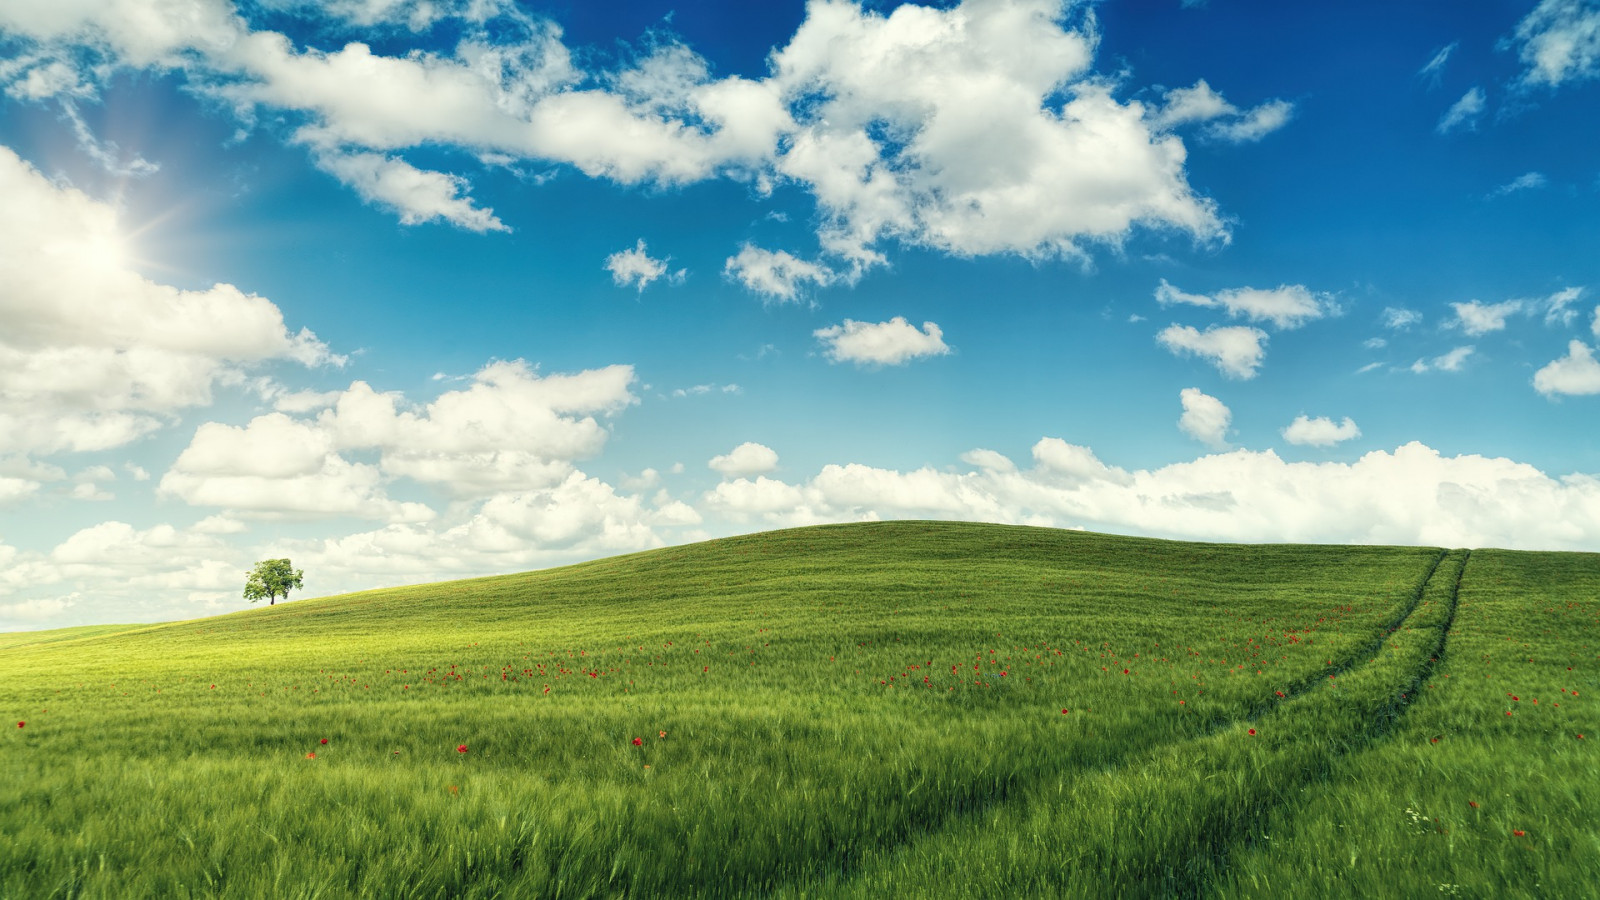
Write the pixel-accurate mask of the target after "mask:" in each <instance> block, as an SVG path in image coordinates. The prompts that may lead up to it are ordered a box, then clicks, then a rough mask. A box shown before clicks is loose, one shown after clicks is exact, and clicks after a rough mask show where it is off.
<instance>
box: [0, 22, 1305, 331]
mask: <svg viewBox="0 0 1600 900" xmlns="http://www.w3.org/2000/svg"><path fill="white" fill-rule="evenodd" d="M272 5H275V6H277V7H281V8H286V9H288V10H289V11H291V13H292V14H293V15H295V16H298V17H299V18H301V19H302V20H304V21H303V24H305V25H307V28H306V29H305V30H306V31H307V32H309V33H315V32H316V28H315V26H317V25H325V24H326V22H319V21H317V18H318V17H319V16H333V17H336V18H339V19H343V20H344V22H346V23H349V24H350V25H354V26H359V27H375V26H376V27H378V28H379V33H381V34H382V35H383V37H384V39H385V44H386V45H389V46H394V47H395V50H394V55H385V54H384V53H381V52H377V51H375V50H374V49H373V46H372V45H370V44H367V43H363V42H360V41H351V42H349V43H347V44H345V45H344V46H342V47H340V48H339V49H336V50H324V49H318V48H316V47H304V48H302V47H299V46H297V45H296V44H295V43H294V42H293V41H291V40H290V39H289V38H288V37H286V36H285V35H284V34H280V33H278V32H273V31H265V30H252V27H251V26H250V25H249V23H247V22H246V21H245V20H244V19H243V18H241V17H240V16H239V15H237V13H236V12H235V10H234V8H233V6H232V5H231V4H229V3H227V2H224V0H199V2H196V0H153V2H152V3H144V4H140V3H134V2H131V0H114V2H106V3H103V4H98V5H95V4H77V5H71V6H68V7H65V8H51V9H46V8H44V7H39V6H36V5H28V6H26V8H20V9H19V8H12V7H15V4H13V5H12V6H11V7H7V9H5V10H4V11H0V28H3V29H5V30H6V31H7V33H8V34H10V35H12V36H13V37H15V38H17V39H19V40H20V41H21V42H22V43H24V44H26V45H27V48H28V54H29V55H28V57H27V60H28V62H27V65H25V66H17V67H14V68H15V71H10V70H8V71H9V74H0V78H5V79H6V89H7V90H9V91H11V92H13V93H14V94H15V93H18V92H24V93H27V94H28V95H29V96H35V97H42V96H48V95H51V94H60V93H61V92H66V91H80V92H83V91H89V92H92V90H93V89H94V87H95V86H96V85H97V84H100V83H104V82H106V81H108V80H109V79H110V78H111V77H112V76H113V75H115V74H116V73H117V72H118V71H120V70H123V69H127V68H132V69H154V70H157V71H179V72H181V74H182V77H183V78H184V79H185V80H186V83H187V84H188V85H189V86H190V87H191V88H192V89H193V90H195V91H197V92H199V93H202V94H205V95H208V96H211V97H214V98H216V99H218V100H220V101H222V105H223V107H224V108H231V109H232V110H233V111H234V113H235V115H236V117H237V118H238V119H239V121H240V122H241V123H242V124H243V125H245V126H246V127H253V123H254V122H256V121H257V120H267V119H281V118H289V119H290V120H291V121H298V122H301V123H303V124H301V125H300V126H299V127H298V129H297V130H296V131H295V132H294V134H293V136H292V140H294V141H295V142H296V143H298V144H300V145H302V146H304V147H306V148H307V149H308V151H309V152H310V153H311V155H312V156H313V158H314V160H315V161H316V162H317V164H318V165H320V166H322V167H323V168H324V169H326V170H328V171H330V172H332V173H333V174H335V175H336V176H337V177H339V178H340V179H341V180H343V181H344V182H345V183H347V184H349V185H351V186H352V187H353V188H354V189H355V190H356V191H357V192H358V193H359V194H361V195H362V196H363V197H364V198H366V199H367V200H369V201H371V202H374V203H377V204H379V205H381V206H384V207H387V208H391V209H393V210H395V211H396V212H398V213H399V215H400V216H401V219H402V221H407V222H422V221H431V220H445V221H449V222H451V223H453V224H456V225H458V226H460V227H463V228H467V229H471V230H477V231H487V230H501V229H503V228H504V227H505V226H504V225H503V223H501V222H500V221H499V219H497V218H496V217H495V216H494V214H493V212H492V211H490V210H488V209H484V208H481V207H478V206H476V205H474V204H473V202H472V200H471V199H470V197H469V196H468V185H467V184H466V182H465V181H464V180H463V179H461V178H460V177H459V176H455V175H450V174H446V173H442V172H434V171H425V170H423V169H420V168H418V167H417V166H416V165H414V164H413V163H412V162H410V161H407V159H406V158H405V154H406V153H408V152H411V151H413V150H415V149H418V148H432V147H440V148H453V149H458V150H462V151H465V152H467V153H470V154H472V155H474V156H476V157H477V158H478V159H480V160H484V161H488V162H490V163H491V164H502V163H503V164H510V163H512V162H516V161H519V160H532V161H540V162H545V163H558V164H567V165H570V166H572V167H574V168H576V169H578V170H579V171H581V172H583V173H585V174H586V175H589V176H591V177H599V178H608V179H611V180H614V181H617V182H620V183H624V184H636V183H641V182H647V183H655V184H685V183H690V182H694V181H700V180H704V179H709V178H715V177H731V178H735V179H739V180H742V181H745V182H747V183H750V184H752V185H754V186H755V187H756V189H757V191H758V192H767V191H770V190H771V189H773V188H774V187H775V186H777V185H779V184H784V183H787V184H792V185H796V186H799V187H800V188H802V189H803V190H806V191H808V192H810V193H811V194H812V196H813V197H814V198H815V199H816V202H817V204H818V208H819V211H820V216H819V223H820V227H819V231H818V239H819V240H820V243H821V248H822V258H825V259H826V260H828V261H827V262H821V261H817V262H812V263H809V264H808V265H810V266H812V268H810V269H805V268H795V267H792V266H791V267H788V268H787V269H785V267H781V266H779V267H777V268H776V269H774V267H773V265H771V263H772V260H770V259H769V260H767V263H768V265H766V266H764V267H760V268H764V269H765V270H767V277H765V278H763V277H762V276H761V274H760V273H759V272H760V268H758V269H752V268H751V266H750V265H747V263H751V261H750V260H748V259H747V260H744V261H743V262H741V264H739V265H737V266H730V268H729V271H730V273H731V274H735V275H739V274H740V273H742V272H744V271H746V270H747V269H749V270H750V271H751V276H750V277H749V278H747V279H746V278H741V280H744V281H745V282H746V283H747V284H749V285H750V286H751V288H752V289H753V290H757V291H763V292H765V293H767V295H768V296H773V297H779V298H783V299H792V297H793V292H794V290H795V289H796V288H797V287H798V286H799V285H800V284H803V283H806V282H808V281H809V282H811V283H818V284H821V283H825V282H826V281H828V280H829V279H830V278H831V277H833V276H832V273H833V272H835V271H837V272H839V273H840V274H839V276H838V277H841V278H844V279H846V280H851V279H853V278H855V277H856V276H858V275H859V274H860V273H861V272H862V271H863V270H864V269H866V268H868V267H871V266H874V265H878V264H881V263H883V262H884V261H885V256H884V254H883V251H882V249H881V246H880V245H881V244H882V243H884V242H886V241H898V242H902V243H906V244H914V245H919V246H924V247H930V248H934V249H938V250H942V251H945V252H949V253H953V254H956V255H961V256H973V255H985V254H999V253H1012V254H1020V255H1024V256H1028V257H1032V258H1046V257H1072V258H1082V257H1084V256H1085V255H1086V253H1087V251H1086V246H1088V245H1112V246H1116V245H1120V243H1121V242H1122V241H1123V240H1124V239H1125V238H1126V236H1127V235H1128V234H1129V233H1130V232H1131V231H1133V230H1134V229H1136V228H1141V227H1147V228H1153V229H1158V230H1162V231H1174V232H1180V233H1185V234H1188V235H1189V236H1191V237H1194V238H1196V239H1199V240H1202V241H1226V240H1227V237H1228V233H1227V229H1226V226H1225V224H1224V222H1223V220H1222V219H1221V217H1219V216H1218V215H1217V212H1216V209H1215V204H1214V203H1213V202H1212V201H1210V200H1209V199H1206V198H1204V197H1201V196H1198V195H1196V194H1195V193H1194V191H1193V190H1192V189H1191V188H1190V187H1189V184H1188V182H1187V179H1186V174H1185V170H1184V166H1185V161H1186V151H1185V148H1184V146H1183V144H1182V141H1181V140H1180V139H1179V138H1177V137H1176V136H1174V135H1172V134H1171V133H1169V132H1166V131H1164V130H1163V129H1164V128H1165V127H1167V126H1169V125H1171V124H1176V123H1179V122H1181V121H1204V122H1206V123H1207V124H1206V128H1207V129H1208V130H1207V133H1208V134H1209V135H1211V136H1212V137H1215V138H1218V139H1221V140H1228V141H1244V140H1256V139H1259V138H1260V137H1261V136H1262V135H1264V134H1266V133H1268V132H1269V131H1272V130H1274V129H1276V128H1278V127H1281V125H1282V124H1283V123H1284V122H1285V121H1286V120H1287V118H1288V116H1289V114H1290V111H1291V106H1290V105H1289V104H1287V103H1285V102H1283V101H1279V100H1274V101H1269V102H1267V103H1264V104H1262V105H1261V106H1258V107H1255V108H1253V109H1250V110H1243V111H1241V110H1238V109H1236V108H1234V107H1232V106H1231V105H1229V104H1227V103H1226V101H1224V100H1222V99H1221V97H1220V96H1219V95H1215V92H1213V91H1211V89H1210V88H1209V86H1206V85H1205V83H1204V82H1198V83H1197V84H1196V85H1195V87H1194V88H1189V89H1182V90H1180V91H1178V92H1171V93H1170V95H1169V97H1168V100H1167V103H1166V106H1165V108H1164V109H1163V110H1160V111H1156V112H1150V111H1148V110H1147V109H1146V108H1145V106H1144V105H1143V104H1141V103H1139V102H1127V103H1123V102H1119V101H1118V100H1116V99H1115V98H1114V97H1113V96H1112V89H1113V82H1112V80H1110V79H1106V78H1103V77H1100V76H1098V75H1096V74H1095V73H1094V72H1093V71H1092V70H1091V64H1092V62H1093V55H1094V50H1095V44H1096V41H1097V35H1096V34H1095V26H1094V24H1093V20H1092V15H1091V14H1090V13H1087V12H1085V11H1083V10H1082V9H1080V8H1078V7H1077V6H1076V4H1073V3H1071V2H1068V0H968V2H965V3H961V4H959V5H956V6H954V7H951V8H947V9H939V8H932V7H926V6H917V5H911V4H906V5H903V6H900V7H898V8H896V9H895V10H894V11H893V12H891V13H890V14H888V15H881V14H878V13H876V12H872V11H869V10H866V9H863V8H862V7H861V6H860V5H858V4H856V3H854V2H823V0H814V2H811V3H810V4H809V5H808V6H807V7H806V16H805V19H804V21H803V22H802V23H801V25H800V26H799V28H798V30H797V31H796V32H795V33H794V34H793V35H792V36H791V37H790V39H789V40H788V42H787V43H786V44H785V45H784V46H782V47H780V48H778V49H776V50H775V51H774V52H773V54H772V56H771V66H770V74H768V75H767V76H766V77H763V78H760V79H754V80H752V79H747V78H742V77H738V76H729V77H724V78H714V77H712V75H711V71H710V66H709V64H708V63H707V62H706V61H705V60H704V59H703V58H701V57H700V56H699V55H698V54H696V53H695V52H693V51H692V50H690V49H689V48H687V47H684V46H682V45H681V44H678V43H675V42H671V41H661V42H659V43H658V44H657V45H655V46H654V48H653V49H652V51H651V52H650V53H648V54H647V55H645V56H644V57H642V58H640V59H637V60H636V61H634V62H633V63H632V64H631V65H629V66H628V67H625V68H622V69H618V70H611V71H598V70H597V71H585V70H583V69H582V68H580V67H579V66H578V65H577V64H576V63H575V62H574V54H573V53H572V51H571V50H569V48H568V47H567V46H566V45H565V44H564V43H563V42H562V36H561V30H560V28H559V27H557V26H556V25H554V24H552V23H549V22H546V21H543V20H539V19H536V18H535V17H533V16H532V15H530V14H528V13H525V12H522V11H521V9H520V7H519V6H517V5H516V4H511V3H503V2H465V0H462V2H450V3H439V2H430V0H338V2H336V3H334V4H332V5H329V4H312V3H308V2H299V0H274V3H273V4H272ZM446 20H450V24H451V25H452V27H453V30H454V33H456V34H458V35H459V39H458V40H457V42H456V44H455V46H454V48H453V49H451V50H450V51H448V52H442V51H438V50H429V49H422V48H420V47H408V46H407V43H408V42H407V41H406V39H405V38H406V36H405V35H404V34H401V33H399V32H398V31H397V30H396V28H395V27H394V26H397V25H402V24H403V25H404V26H405V27H407V28H410V29H412V30H413V31H417V32H422V31H429V30H430V29H434V28H437V27H442V25H443V24H444V23H445V22H446ZM413 43H414V42H413ZM80 62H83V63H85V64H84V65H79V64H78V63H80ZM1183 91H1187V92H1188V95H1187V99H1186V95H1185V94H1184V93H1183ZM1208 104H1209V106H1208ZM1163 123H1165V124H1163ZM791 258H793V257H791Z"/></svg>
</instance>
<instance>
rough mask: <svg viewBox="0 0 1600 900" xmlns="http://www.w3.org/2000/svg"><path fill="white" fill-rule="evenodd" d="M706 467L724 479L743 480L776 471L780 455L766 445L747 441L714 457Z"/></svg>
mask: <svg viewBox="0 0 1600 900" xmlns="http://www.w3.org/2000/svg"><path fill="white" fill-rule="evenodd" d="M706 465H708V466H710V467H711V468H712V469H713V470H715V471H717V472H720V473H722V476H723V477H724V478H743V477H746V476H749V475H759V474H761V473H763V472H771V471H772V470H773V469H776V468H777V467H778V454H777V451H775V450H773V449H772V448H771V447H768V446H766V445H764V444H757V443H754V442H751V441H746V442H744V443H743V444H740V445H739V446H737V447H735V448H733V449H732V450H730V451H729V452H727V453H724V454H722V455H721V456H714V457H712V458H711V461H710V462H709V463H707V464H706Z"/></svg>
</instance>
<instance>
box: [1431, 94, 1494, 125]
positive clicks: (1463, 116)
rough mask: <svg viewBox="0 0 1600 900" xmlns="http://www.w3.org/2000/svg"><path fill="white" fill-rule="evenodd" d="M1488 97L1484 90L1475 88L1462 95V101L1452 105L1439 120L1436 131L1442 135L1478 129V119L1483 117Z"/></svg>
mask: <svg viewBox="0 0 1600 900" xmlns="http://www.w3.org/2000/svg"><path fill="white" fill-rule="evenodd" d="M1487 101H1488V97H1487V95H1485V94H1484V92H1483V88H1480V87H1474V88H1472V89H1471V90H1469V91H1467V92H1466V93H1465V94H1462V95H1461V99H1460V100H1457V101H1456V102H1455V103H1453V104H1451V106H1450V108H1449V109H1447V110H1445V113H1444V115H1443V116H1441V117H1440V118H1439V125H1438V127H1437V128H1436V129H1435V130H1436V131H1438V132H1439V133H1440V134H1449V133H1450V132H1452V131H1455V130H1457V129H1460V128H1465V129H1467V130H1469V131H1471V130H1474V129H1476V128H1477V127H1478V117H1479V116H1481V115H1483V110H1484V107H1485V106H1486V105H1487Z"/></svg>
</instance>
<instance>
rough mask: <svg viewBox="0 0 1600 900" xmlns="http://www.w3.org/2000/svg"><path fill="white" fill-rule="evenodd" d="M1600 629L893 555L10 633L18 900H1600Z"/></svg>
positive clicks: (842, 542) (1520, 563) (1468, 602)
mask: <svg viewBox="0 0 1600 900" xmlns="http://www.w3.org/2000/svg"><path fill="white" fill-rule="evenodd" d="M1597 625H1600V556H1596V555H1585V554H1527V553H1509V552H1503V551H1475V552H1473V553H1471V554H1468V553H1466V552H1465V551H1450V552H1448V553H1447V552H1445V551H1441V550H1437V549H1428V548H1392V547H1390V548H1385V547H1322V546H1319V547H1309V546H1291V545H1265V546H1244V545H1208V544H1186V543H1172V542H1163V541H1154V540H1145V539H1136V538H1126V537H1112V536H1105V535H1096V534H1088V533H1081V532H1067V531H1055V530H1047V529H1035V528H1022V527H1007V526H990V525H970V524H953V523H929V522H901V523H882V524H867V525H848V526H824V527H819V528H807V529H796V530H790V531H782V532H772V533H768V534H762V535H751V536H746V537H738V538H729V539H724V540H717V541H711V542H707V543H704V544H697V545H691V546H685V547H675V548H669V549H665V550H659V551H652V552H649V553H643V554H635V555H631V556H625V557H617V558H613V559H608V560H601V561H597V562H593V563H586V564H583V565H579V566H572V567H568V568H564V569H557V570H549V571H544V572H534V573H526V574H520V575H509V576H502V577H497V578H487V579H476V580H471V581H460V582H448V583H441V584H435V585H422V586H417V587H411V588H401V589H394V590H384V591H369V592H365V593H359V594H350V595H345V596H341V597H331V598H324V599H317V600H303V601H294V602H290V603H285V604H280V605H278V606H276V607H270V608H256V609H251V610H248V611H245V612H241V613H236V614H233V615H229V616H222V617H218V618H212V619H205V620H197V621H193V622H181V623H173V624H171V625H166V626H159V627H140V628H130V627H128V626H122V627H120V628H116V629H108V630H107V631H106V632H105V633H102V634H98V635H96V634H93V633H82V634H76V635H57V637H63V638H65V639H59V640H44V641H41V640H39V639H35V640H33V641H21V640H18V639H17V638H18V636H15V635H7V636H0V710H4V711H5V715H7V716H9V717H11V718H12V719H13V720H14V721H16V722H25V723H26V724H25V725H24V726H23V727H20V728H16V727H7V728H5V729H4V735H5V737H4V745H3V746H0V759H3V760H4V762H3V765H0V833H3V835H4V837H5V840H4V842H3V843H0V897H18V898H22V897H28V898H32V897H69V896H70V897H80V896H81V897H146V896H148V897H158V896H159V897H184V896H197V897H256V896H272V897H343V896H369V897H494V896H501V897H523V896H527V897H534V896H539V897H610V896H630V897H648V896H674V897H693V896H769V895H770V896H784V897H832V896H859V897H866V896H874V897H876V896H883V895H885V893H886V892H889V891H893V892H895V893H896V894H898V895H901V896H914V897H917V896H920V897H954V896H1006V897H1018V896H1066V897H1075V896H1076V897H1114V896H1128V897H1140V896H1174V895H1176V896H1195V897H1267V896H1330V897H1331V896H1353V895H1362V896H1397V897H1398V896H1405V897H1415V896H1440V895H1452V896H1467V897H1501V896H1529V897H1533V896H1551V897H1562V896H1566V897H1579V896H1585V895H1587V894H1588V893H1589V892H1591V891H1592V888H1593V885H1595V884H1600V825H1597V824H1596V822H1597V818H1596V817H1595V816H1594V815H1593V814H1592V811H1593V810H1595V809H1600V774H1597V769H1596V754H1595V751H1594V745H1595V741H1596V740H1600V734H1597V733H1596V732H1600V715H1597V714H1596V712H1595V711H1594V710H1595V708H1594V706H1593V697H1594V696H1595V695H1596V694H1597V693H1600V628H1597ZM1535 697H1537V698H1538V703H1534V702H1533V700H1534V698H1535ZM1558 703H1559V704H1560V705H1559V706H1557V704H1558ZM1507 712H1510V713H1512V715H1506V714H1505V713H1507ZM1579 734H1583V735H1584V737H1582V738H1579V737H1577V735H1579ZM324 741H326V743H323V742H324ZM1471 803H1476V804H1478V805H1477V806H1471V805H1470V804H1471ZM1435 819H1437V821H1434V820H1435Z"/></svg>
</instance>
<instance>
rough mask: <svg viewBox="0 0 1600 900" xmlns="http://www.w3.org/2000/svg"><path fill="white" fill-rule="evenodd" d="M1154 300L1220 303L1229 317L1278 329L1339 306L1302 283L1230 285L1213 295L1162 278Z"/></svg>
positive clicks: (1208, 305)
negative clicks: (1193, 291) (1188, 290)
mask: <svg viewBox="0 0 1600 900" xmlns="http://www.w3.org/2000/svg"><path fill="white" fill-rule="evenodd" d="M1156 302H1157V303H1160V304H1161V305H1162V306H1170V305H1172V304H1174V303H1187V304H1191V305H1194V306H1207V307H1216V306H1220V307H1222V308H1224V309H1226V310H1227V311H1228V315H1229V316H1230V317H1232V318H1235V319H1237V318H1239V317H1241V316H1243V317H1245V318H1248V319H1249V320H1250V321H1252V322H1271V323H1272V324H1273V325H1275V326H1277V327H1278V328H1283V329H1290V328H1299V327H1300V326H1301V325H1304V324H1305V323H1307V322H1310V321H1312V320H1314V319H1320V318H1322V317H1323V316H1326V315H1329V314H1330V313H1333V312H1337V311H1338V306H1337V305H1336V304H1335V303H1334V302H1333V298H1331V297H1329V296H1328V295H1326V294H1313V293H1312V292H1311V291H1309V290H1307V289H1306V287H1305V286H1304V285H1299V284H1285V285H1280V286H1279V287H1277V288H1273V289H1268V290H1263V289H1260V288H1253V287H1242V288H1229V289H1227V290H1222V291H1218V292H1217V293H1216V294H1215V295H1213V296H1207V295H1205V294H1189V293H1185V292H1183V291H1181V290H1179V289H1177V288H1175V287H1173V286H1172V285H1171V284H1168V283H1167V280H1166V279H1165V278H1163V279H1161V284H1160V285H1158V286H1157V287H1156Z"/></svg>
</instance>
